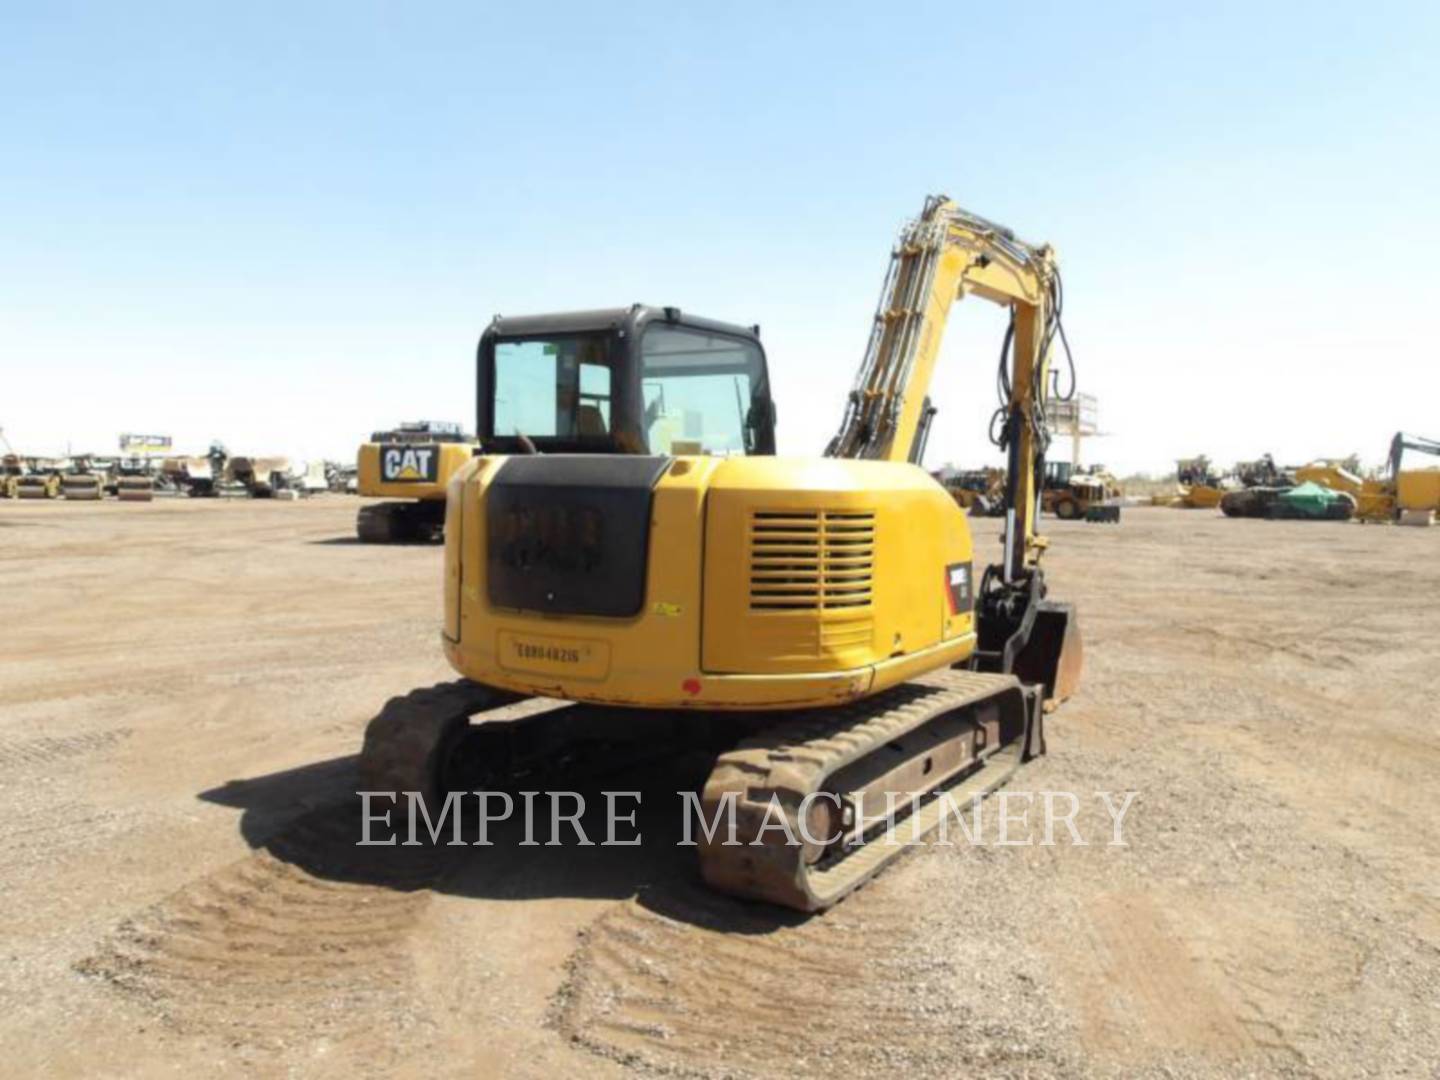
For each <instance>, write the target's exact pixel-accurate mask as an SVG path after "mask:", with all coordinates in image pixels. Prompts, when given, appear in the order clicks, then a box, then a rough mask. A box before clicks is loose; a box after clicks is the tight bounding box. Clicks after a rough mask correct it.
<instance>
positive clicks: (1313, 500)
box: [1275, 481, 1340, 517]
mask: <svg viewBox="0 0 1440 1080" xmlns="http://www.w3.org/2000/svg"><path fill="white" fill-rule="evenodd" d="M1275 501H1276V502H1277V503H1279V504H1280V505H1279V506H1278V507H1277V509H1278V510H1279V511H1280V513H1281V514H1282V515H1283V516H1285V517H1328V516H1329V514H1330V510H1331V507H1333V506H1334V505H1335V503H1336V502H1338V501H1340V496H1339V495H1338V494H1336V493H1335V492H1333V491H1331V490H1330V489H1329V488H1327V487H1322V486H1321V485H1320V484H1316V483H1313V482H1310V481H1307V482H1306V483H1303V484H1300V485H1299V486H1298V487H1293V488H1290V489H1288V490H1286V491H1282V492H1280V493H1279V494H1278V495H1276V496H1275Z"/></svg>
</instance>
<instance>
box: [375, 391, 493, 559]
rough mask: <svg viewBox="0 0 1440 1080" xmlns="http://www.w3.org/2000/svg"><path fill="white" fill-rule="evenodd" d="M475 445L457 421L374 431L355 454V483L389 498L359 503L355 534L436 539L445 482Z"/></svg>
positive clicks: (388, 539)
mask: <svg viewBox="0 0 1440 1080" xmlns="http://www.w3.org/2000/svg"><path fill="white" fill-rule="evenodd" d="M477 448H478V444H477V442H476V441H475V440H474V439H473V438H471V437H470V436H468V435H466V434H465V433H464V432H463V431H462V430H461V428H460V425H459V424H451V423H442V422H439V421H434V420H421V421H417V422H415V423H407V424H401V425H400V426H399V427H396V428H393V429H392V430H390V431H377V432H375V433H374V434H373V435H371V436H370V441H369V442H367V443H365V444H364V445H362V446H361V447H360V452H359V454H357V455H356V462H355V468H356V476H357V477H358V483H357V488H358V490H359V493H360V494H361V495H368V496H372V497H379V498H383V499H390V500H393V501H391V502H383V503H376V504H371V505H368V506H362V507H361V508H360V512H359V513H358V514H357V515H356V518H355V535H356V536H357V537H358V538H359V539H360V541H361V542H362V543H366V544H387V543H394V542H397V541H414V540H426V541H434V540H439V539H440V538H441V536H442V534H443V532H444V527H445V489H446V485H447V484H449V482H450V478H451V477H452V476H454V475H455V473H456V472H458V471H459V470H460V468H461V467H462V466H464V465H466V464H467V463H468V462H469V461H470V459H471V457H473V456H474V454H475V451H476V449H477Z"/></svg>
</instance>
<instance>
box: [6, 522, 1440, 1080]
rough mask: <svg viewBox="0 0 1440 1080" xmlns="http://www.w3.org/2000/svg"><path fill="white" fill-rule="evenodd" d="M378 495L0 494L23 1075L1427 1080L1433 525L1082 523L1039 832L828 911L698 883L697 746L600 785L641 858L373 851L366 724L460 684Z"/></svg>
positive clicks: (1433, 971) (931, 852) (14, 978)
mask: <svg viewBox="0 0 1440 1080" xmlns="http://www.w3.org/2000/svg"><path fill="white" fill-rule="evenodd" d="M356 506H357V502H356V500H353V499H343V498H339V497H335V498H320V499H316V500H312V501H309V502H303V503H297V504H281V503H260V502H198V501H197V502H179V503H175V502H156V503H152V504H149V505H134V504H130V505H123V506H122V505H116V504H105V505H65V504H63V503H56V504H33V503H14V502H11V503H0V597H3V600H0V615H3V616H4V617H5V619H4V621H5V623H6V625H7V627H8V633H7V638H6V647H5V649H4V650H3V653H0V765H3V766H4V768H3V771H0V812H3V816H0V820H3V821H4V825H3V826H0V838H3V842H4V848H5V858H4V859H3V860H0V888H3V891H4V895H5V898H6V904H5V917H4V918H3V919H0V956H3V957H4V959H5V961H6V963H5V964H4V965H3V966H0V1045H3V1046H4V1047H5V1058H6V1063H7V1072H10V1073H14V1074H35V1073H41V1072H46V1073H57V1072H58V1073H78V1072H86V1073H95V1072H100V1073H119V1074H134V1073H143V1074H146V1075H156V1074H164V1073H166V1072H172V1071H173V1072H175V1073H182V1072H184V1073H189V1072H193V1071H195V1070H196V1069H207V1070H213V1069H216V1068H222V1067H232V1068H246V1069H249V1070H252V1071H256V1072H261V1073H266V1074H279V1073H290V1074H306V1075H332V1074H333V1075H339V1074H355V1073H359V1074H361V1075H371V1074H377V1073H396V1072H398V1073H402V1074H409V1073H422V1072H423V1073H425V1074H426V1075H429V1076H434V1075H437V1074H439V1075H450V1074H465V1075H470V1076H473V1075H475V1074H476V1073H479V1074H481V1075H506V1076H537V1077H538V1076H548V1075H552V1074H555V1073H556V1072H559V1071H561V1070H564V1071H569V1072H581V1073H585V1074H600V1075H612V1074H613V1075H619V1074H621V1073H622V1072H626V1071H631V1070H640V1071H642V1072H649V1073H654V1074H663V1075H685V1076H702V1077H711V1076H716V1077H718V1076H756V1077H760V1076H820V1075H826V1076H833V1075H840V1074H843V1075H852V1076H871V1075H881V1074H885V1075H894V1074H896V1073H903V1074H905V1075H920V1076H927V1075H936V1076H939V1075H945V1076H953V1075H957V1074H962V1075H963V1074H971V1075H993V1076H1077V1075H1083V1076H1102V1077H1103V1076H1117V1077H1118V1076H1125V1077H1130V1076H1167V1077H1170V1076H1181V1077H1185V1076H1197V1077H1212V1076H1213V1077H1230V1076H1237V1075H1261V1076H1277V1075H1278V1076H1335V1077H1353V1076H1386V1077H1390V1076H1415V1077H1434V1076H1436V1075H1440V839H1437V838H1436V834H1435V831H1434V825H1435V823H1436V822H1437V821H1440V795H1437V791H1436V785H1435V783H1434V780H1435V778H1436V776H1437V775H1440V734H1437V730H1436V726H1435V723H1434V714H1435V710H1434V706H1433V704H1432V702H1433V699H1434V687H1433V682H1432V672H1433V669H1434V660H1435V657H1436V656H1437V654H1440V609H1437V606H1436V605H1435V603H1434V597H1435V595H1436V586H1437V584H1440V560H1437V559H1436V558H1435V557H1434V555H1435V553H1436V550H1437V544H1440V537H1437V535H1436V534H1435V533H1434V532H1433V531H1427V530H1421V529H1413V530H1406V529H1399V528H1385V527H1362V526H1358V525H1343V524H1334V523H1302V522H1295V523H1278V522H1277V523H1272V522H1256V521H1228V520H1225V519H1223V518H1220V517H1218V516H1214V515H1212V514H1210V513H1206V512H1199V511H1196V512H1184V511H1173V510H1161V509H1150V508H1140V509H1132V510H1127V511H1126V517H1125V520H1124V522H1123V523H1122V524H1121V525H1120V526H1119V527H1118V528H1117V527H1114V526H1086V525H1081V524H1071V523H1055V524H1054V526H1053V527H1052V528H1051V530H1050V531H1051V533H1052V537H1053V541H1054V544H1053V549H1052V551H1051V553H1050V555H1049V556H1048V557H1047V558H1048V565H1049V567H1050V575H1051V579H1052V582H1053V591H1054V593H1055V595H1057V596H1060V597H1063V598H1066V599H1072V600H1074V601H1076V602H1077V603H1078V604H1079V606H1080V609H1081V613H1082V619H1083V626H1084V633H1085V639H1086V641H1085V644H1086V670H1085V680H1084V684H1083V686H1082V689H1081V692H1080V693H1079V695H1077V697H1076V698H1075V699H1074V700H1072V701H1071V702H1070V703H1069V704H1067V705H1066V707H1065V708H1064V709H1062V710H1061V711H1060V712H1058V713H1057V714H1055V715H1054V716H1052V717H1051V719H1050V724H1049V747H1050V754H1049V756H1048V757H1046V758H1044V759H1042V760H1041V761H1039V762H1037V763H1034V764H1033V765H1031V766H1029V767H1028V768H1027V769H1025V770H1022V772H1021V773H1020V774H1019V775H1018V776H1017V777H1016V779H1015V780H1014V781H1013V782H1012V783H1011V785H1010V786H1009V789H1008V790H1009V791H1010V792H1011V794H1010V795H1009V797H1008V799H1009V802H1008V803H1007V805H1009V806H1010V807H1011V809H1012V812H1013V813H1014V814H1015V815H1021V814H1023V815H1024V823H1023V824H1018V823H1017V824H1012V826H1011V827H1010V829H1009V831H1008V832H1007V835H1008V836H1009V837H1011V838H1016V837H1024V838H1028V839H1030V840H1031V841H1032V843H1029V844H1022V845H1015V846H1000V845H998V844H996V843H995V842H994V841H995V840H997V839H998V836H997V828H998V824H999V823H998V810H999V805H998V801H997V800H991V801H990V802H988V803H987V804H985V806H984V807H983V808H982V813H983V823H984V829H985V833H984V835H985V838H986V841H987V842H985V843H982V844H973V845H972V844H953V845H950V846H940V845H936V844H929V845H924V846H920V847H918V848H916V849H915V850H914V851H911V852H910V853H908V854H907V855H906V857H905V858H904V859H903V860H901V861H900V862H899V863H898V864H896V865H895V866H893V867H892V868H891V869H890V870H889V871H887V872H886V873H885V874H883V875H882V876H881V877H880V878H878V879H877V880H876V881H874V882H872V883H871V884H870V885H868V886H866V887H865V888H864V889H862V890H861V891H860V892H859V893H857V894H856V895H854V896H853V897H851V898H850V899H849V900H847V901H846V902H845V903H843V904H842V905H841V906H839V907H838V908H836V909H835V910H833V911H831V912H829V913H827V914H825V915H823V916H820V917H815V918H809V919H805V918H800V917H796V916H792V915H788V914H783V913H777V912H774V911H771V910H769V909H766V908H763V907H758V906H755V905H747V904H742V903H738V902H734V901H731V900H729V899H726V898H723V897H719V896H715V895H712V894H710V893H708V892H707V891H705V890H704V889H703V888H702V887H701V885H700V884H699V882H698V879H697V877H696V874H695V870H694V864H693V859H692V853H691V852H690V851H689V850H687V849H684V848H678V847H676V846H675V844H674V841H675V840H676V839H677V838H678V832H679V819H678V815H676V814H675V813H674V812H673V803H674V801H675V796H674V792H676V791H677V790H680V789H683V788H686V787H693V786H694V785H695V784H696V783H697V782H698V781H699V780H700V779H701V778H703V776H704V773H705V768H706V762H705V759H704V758H703V756H701V755H699V754H698V753H696V752H693V751H691V752H687V751H677V752H673V753H671V754H669V755H668V756H666V757H664V758H663V759H661V760H659V761H656V760H643V761H642V760H638V759H637V760H634V761H626V760H625V759H624V758H623V757H622V758H621V759H620V762H619V765H618V766H617V770H616V772H614V773H613V774H612V775H611V776H609V777H607V778H606V780H605V783H604V786H606V787H611V788H617V789H618V788H635V789H638V790H641V791H642V792H643V793H644V798H643V810H642V813H641V816H640V819H639V822H638V824H639V826H640V828H641V830H642V833H643V835H644V837H645V843H644V844H643V845H641V846H640V847H633V848H603V849H602V848H575V847H545V846H539V847H521V846H517V845H516V843H515V842H514V841H515V840H516V837H515V836H514V835H511V834H510V833H506V832H502V833H501V834H500V835H499V836H498V837H497V839H498V840H499V841H500V842H498V843H497V844H496V845H495V846H494V847H491V848H483V849H482V848H468V847H467V848H462V849H429V848H421V849H414V848H379V849H374V848H356V847H355V846H354V845H353V840H354V838H355V832H356V815H355V813H354V807H353V805H352V804H351V802H350V801H349V797H348V794H347V793H348V792H350V791H351V790H353V780H354V754H355V751H356V750H357V749H358V746H359V741H360V735H361V732H362V731H363V728H364V725H365V722H366V720H367V719H368V718H369V717H370V716H371V715H372V714H373V713H374V712H375V711H376V709H377V708H378V707H379V705H380V704H381V703H383V702H384V701H385V700H386V699H387V698H388V697H389V696H391V695H394V694H398V693H404V692H406V691H408V690H410V689H412V688H414V687H416V686H424V685H429V684H431V683H434V682H438V681H441V680H443V679H446V678H449V677H451V673H450V672H449V670H448V669H447V668H446V666H445V664H444V662H443V659H442V658H441V657H440V656H439V652H438V648H437V645H436V641H435V633H436V611H435V608H436V604H437V587H438V578H439V562H440V555H439V552H438V550H437V549H435V548H430V547H411V546H405V547H393V548H373V547H364V546H360V545H357V544H353V543H350V542H349V541H348V537H349V534H350V528H351V521H352V518H353V514H354V510H355V508H356ZM993 529H994V526H993V523H990V522H984V523H981V524H980V525H979V526H978V529H977V543H978V544H979V546H980V550H981V551H982V552H984V551H985V550H987V547H988V546H989V545H991V544H993V536H992V533H993ZM588 782H589V781H587V783H588ZM595 783H596V784H598V781H597V782H595ZM578 785H579V782H578V781H577V786H578ZM582 790H585V789H584V788H583V787H582ZM597 790H598V787H597ZM1045 792H1069V793H1074V795H1075V796H1076V798H1077V800H1078V803H1079V807H1080V809H1079V813H1078V815H1077V817H1076V826H1077V829H1078V831H1079V833H1080V835H1081V837H1083V838H1084V839H1085V840H1087V841H1088V843H1087V844H1086V845H1085V846H1078V845H1076V844H1074V843H1073V842H1072V838H1071V837H1070V835H1069V833H1068V832H1067V831H1066V830H1065V829H1064V828H1063V827H1061V828H1060V829H1059V830H1058V831H1057V833H1056V835H1055V843H1054V844H1053V845H1045V844H1043V843H1042V842H1041V841H1042V840H1043V839H1044V830H1043V815H1042V812H1041V811H1042V807H1043V806H1044V795H1043V793H1045ZM1099 792H1110V793H1124V792H1135V793H1136V795H1135V797H1134V801H1133V803H1132V804H1131V806H1130V809H1129V810H1128V812H1127V813H1126V816H1125V818H1124V821H1123V839H1124V841H1125V843H1124V846H1115V845H1113V844H1111V843H1109V841H1110V840H1111V839H1113V830H1112V825H1111V818H1110V815H1109V814H1108V813H1107V812H1106V810H1105V807H1104V804H1103V802H1101V800H1100V797H1099V796H1098V794H1097V793H1099ZM1112 797H1116V796H1112Z"/></svg>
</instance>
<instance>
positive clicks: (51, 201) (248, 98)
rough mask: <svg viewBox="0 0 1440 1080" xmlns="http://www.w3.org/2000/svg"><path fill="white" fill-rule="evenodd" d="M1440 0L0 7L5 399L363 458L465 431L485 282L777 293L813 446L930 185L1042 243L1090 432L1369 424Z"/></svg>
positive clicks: (512, 303)
mask: <svg viewBox="0 0 1440 1080" xmlns="http://www.w3.org/2000/svg"><path fill="white" fill-rule="evenodd" d="M1166 9H1168V10H1166ZM1437 11H1440V5H1435V4H1428V3H1415V4H1385V3H1368V4H1345V5H1324V4H1299V3H1296V4H1224V3H1222V4H1201V5H1183V6H1182V5H1178V4H1177V5H1163V4H1148V3H1147V4H1141V3H1135V4H1124V3H1106V4H1092V5H1081V4H1060V3H1057V4H1029V5H997V4H985V5H980V4H976V5H965V4H957V3H953V2H951V3H945V4H925V3H909V4H903V5H898V6H896V5H881V4H874V3H869V4H863V5H853V6H852V5H844V4H836V3H827V4H813V5H800V4H795V5H791V4H754V5H731V4H711V5H704V6H700V5H686V4H674V3H672V4H654V5H649V4H645V5H638V4H637V5H628V4H627V5H596V4H573V5H571V4H543V3H536V4H507V5H503V6H495V7H493V8H491V7H487V6H485V5H480V4H456V5H453V6H452V5H445V4H413V5H400V4H396V5H374V4H362V3H345V4H265V3H259V4H246V5H219V4H188V3H175V4H170V5H154V4H144V3H133V4H129V3H127V4H106V5H99V4H97V5H92V6H87V5H71V4H64V3H56V4H21V3H15V2H0V151H3V154H0V426H3V427H4V428H5V430H6V433H7V435H8V436H9V437H10V439H11V441H12V442H14V443H16V444H17V446H20V447H21V448H25V449H29V448H33V449H34V450H36V451H48V450H53V449H57V448H63V447H64V446H65V445H66V443H67V442H68V443H72V444H74V446H75V447H76V448H77V449H79V448H82V447H87V446H93V447H97V448H104V449H108V448H109V447H111V446H113V443H114V438H115V435H116V433H117V432H119V431H122V430H147V429H149V430H156V431H159V432H170V433H173V434H174V435H175V436H176V437H177V440H178V441H180V442H181V443H183V444H185V445H187V446H194V447H196V448H199V447H201V446H203V445H204V443H205V442H206V441H207V440H208V439H210V438H212V437H216V438H221V439H223V440H224V441H226V442H227V443H228V444H229V445H230V446H231V448H232V449H233V450H237V451H240V450H249V451H252V452H290V453H293V454H295V455H297V456H300V457H306V456H320V455H329V456H347V455H349V454H351V453H352V452H353V449H354V445H355V444H356V442H357V441H359V439H360V438H361V437H362V436H364V435H365V434H366V433H367V432H368V431H370V430H371V429H372V428H375V427H378V426H383V425H387V424H390V423H393V422H395V421H398V420H401V419H412V418H417V417H429V418H437V419H459V420H464V421H465V422H466V424H467V426H468V425H469V424H470V423H471V422H472V420H473V416H472V413H473V407H472V405H471V400H472V393H471V388H472V385H473V372H472V367H473V361H472V352H473V346H474V341H475V338H476V337H477V336H478V334H479V332H480V330H481V329H482V328H483V327H484V325H485V323H486V322H487V321H488V320H489V318H490V316H491V315H492V314H493V313H495V312H497V311H499V312H509V313H523V312H532V311H540V310H547V309H548V310H554V309H563V308H567V307H577V306H604V305H611V304H625V303H629V302H631V301H636V300H641V301H646V302H652V303H668V304H678V305H680V306H682V307H685V308H688V309H693V310H695V311H700V312H704V313H706V314H709V315H713V316H715V317H718V318H728V319H733V320H736V321H742V322H747V323H749V322H759V323H761V324H762V326H763V328H764V331H763V332H764V339H765V341H766V343H767V346H768V349H769V353H770V359H771V365H772V370H773V371H774V373H775V383H776V393H777V397H778V399H779V409H780V419H781V427H780V435H781V448H782V450H784V451H789V452H797V453H805V452H814V451H818V450H819V449H820V447H821V446H822V445H823V443H824V441H825V439H826V438H827V436H828V435H829V433H830V431H831V430H832V429H833V427H834V425H835V423H836V422H837V420H838V417H839V411H840V403H841V401H842V399H843V396H844V393H845V391H846V390H847V389H848V386H849V382H850V377H851V373H852V371H853V369H854V367H855V365H856V363H857V361H858V359H859V353H860V350H861V348H862V346H863V343H864V338H865V333H866V329H867V325H868V321H869V318H870V314H871V310H872V307H873V304H874V301H875V295H876V292H877V290H878V288H879V284H880V278H881V275H882V272H883V270H884V266H885V260H886V257H887V254H888V249H889V244H890V241H891V239H892V237H893V235H894V232H895V230H896V229H897V228H898V227H899V226H900V225H901V224H902V223H903V221H904V220H905V219H906V218H907V217H909V216H911V215H913V214H914V213H915V212H916V211H917V210H918V209H919V206H920V203H921V200H922V198H923V196H924V195H925V194H926V193H927V192H931V191H944V192H947V193H949V194H950V195H952V196H953V197H955V198H956V199H957V200H959V201H960V202H961V203H962V204H964V205H966V206H967V207H970V208H971V209H974V210H976V211H978V212H980V213H982V214H985V215H986V216H989V217H992V218H996V219H998V220H1001V221H1003V222H1006V223H1007V224H1010V225H1012V226H1013V227H1014V228H1015V229H1016V230H1017V231H1018V232H1019V233H1020V234H1021V235H1022V236H1025V237H1027V238H1030V239H1034V240H1048V241H1050V242H1052V243H1054V244H1055V246H1056V248H1057V249H1058V251H1059V253H1060V257H1061V262H1062V266H1063V269H1064V273H1065V280H1066V285H1067V308H1066V316H1067V318H1066V322H1067V327H1068V329H1069V332H1070V337H1071V341H1072V342H1073V344H1074V346H1075V349H1076V353H1077V359H1078V362H1079V365H1080V380H1081V384H1082V388H1083V389H1087V390H1089V391H1091V392H1093V393H1096V394H1097V395H1099V397H1100V399H1101V410H1102V420H1103V423H1104V426H1105V427H1106V428H1107V429H1108V430H1109V431H1111V432H1113V433H1114V434H1113V435H1112V436H1111V437H1110V438H1109V439H1107V440H1104V442H1103V443H1101V444H1097V445H1096V446H1095V448H1094V449H1093V450H1092V451H1091V454H1090V456H1092V457H1095V458H1099V459H1101V460H1108V461H1109V462H1110V463H1111V464H1112V465H1118V466H1120V467H1123V468H1127V469H1131V468H1148V469H1154V470H1161V469H1164V468H1165V467H1167V466H1168V464H1169V461H1170V459H1172V458H1173V457H1175V456H1176V455H1179V454H1189V453H1195V452H1199V451H1208V452H1209V453H1210V454H1211V455H1212V456H1213V457H1217V458H1220V459H1221V460H1225V461H1228V460H1230V459H1233V458H1234V457H1253V456H1256V455H1258V454H1259V453H1261V452H1262V451H1265V450H1271V451H1274V452H1275V453H1276V455H1277V456H1278V457H1280V458H1282V459H1286V460H1291V461H1300V460H1304V459H1308V458H1309V457H1312V456H1315V455H1320V454H1330V453H1335V454H1343V453H1348V452H1350V451H1352V450H1354V451H1359V452H1361V453H1362V454H1363V455H1364V456H1365V457H1366V458H1367V459H1371V460H1378V459H1379V458H1380V457H1381V455H1382V453H1383V451H1384V449H1385V444H1386V442H1387V440H1388V438H1389V436H1390V434H1391V433H1392V432H1393V431H1395V430H1396V429H1397V428H1401V427H1404V428H1410V429H1415V430H1418V431H1419V432H1421V433H1428V434H1430V435H1440V415H1437V413H1440V373H1437V372H1440V365H1437V364H1436V359H1437V357H1436V347H1435V344H1434V334H1433V332H1432V331H1431V329H1430V325H1429V324H1430V319H1429V315H1430V312H1431V310H1432V309H1433V307H1434V305H1435V303H1436V301H1435V294H1436V292H1437V289H1436V286H1437V285H1440V270H1437V262H1436V256H1437V251H1436V248H1437V241H1440V211H1437V208H1436V197H1435V190H1436V187H1437V183H1440V181H1437V177H1440V122H1437V113H1440V76H1437V68H1440V64H1437V56H1440V15H1437ZM1002 325H1003V324H1002V322H1001V320H1000V317H999V315H998V313H997V312H995V311H994V310H981V309H980V305H978V304H976V305H975V310H963V311H960V312H957V313H956V317H955V319H953V320H952V324H951V328H952V332H951V334H950V337H949V338H948V339H947V349H946V354H947V360H946V366H945V367H944V368H943V369H942V371H941V373H940V376H939V385H938V386H937V388H936V390H937V394H936V396H937V397H938V399H939V402H940V404H941V406H942V412H941V423H940V428H939V430H938V431H937V433H936V435H935V437H934V438H933V440H932V445H931V457H930V461H931V463H933V464H938V463H939V462H941V461H943V460H945V459H947V458H953V459H956V460H960V461H969V462H978V461H980V460H984V459H986V458H987V449H988V447H987V444H986V443H985V440H984V436H983V434H982V427H983V424H984V421H985V419H986V418H987V416H988V414H989V411H990V409H991V407H992V404H993V397H992V395H993V390H992V367H993V363H994V356H995V352H996V349H997V348H998V344H999V333H1000V330H1001V327H1002Z"/></svg>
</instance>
